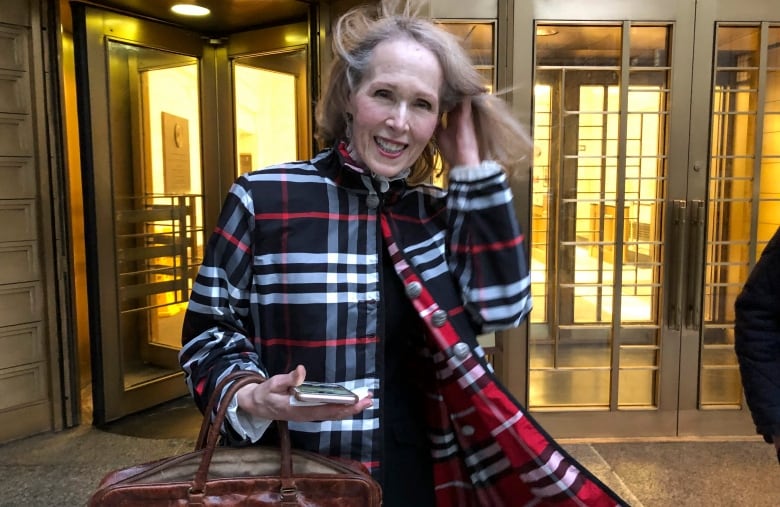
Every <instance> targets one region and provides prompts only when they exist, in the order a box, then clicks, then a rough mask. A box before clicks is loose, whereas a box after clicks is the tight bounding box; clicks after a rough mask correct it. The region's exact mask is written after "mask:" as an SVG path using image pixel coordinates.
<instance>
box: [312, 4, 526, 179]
mask: <svg viewBox="0 0 780 507" xmlns="http://www.w3.org/2000/svg"><path fill="white" fill-rule="evenodd" d="M420 8H421V4H420V3H419V2H417V1H415V0H381V1H380V2H379V4H378V5H377V6H367V5H364V6H360V7H356V8H353V9H352V10H350V11H348V12H347V13H346V14H344V15H343V16H341V17H340V18H339V19H338V21H337V22H336V25H335V27H334V29H333V52H334V55H333V61H332V63H331V68H330V76H329V80H328V83H327V84H326V86H325V89H324V91H323V94H322V97H321V99H320V102H319V104H318V106H317V132H316V137H317V140H318V142H319V143H320V144H321V145H322V146H334V145H335V144H336V143H338V142H339V141H340V140H342V139H344V138H345V135H346V130H347V120H346V117H345V111H346V110H347V105H348V102H349V97H350V93H352V92H354V91H355V90H356V89H357V88H358V86H359V85H360V84H361V82H362V80H363V79H364V78H365V77H366V74H367V72H369V70H370V68H371V63H372V58H373V55H374V50H375V48H376V46H377V45H379V43H381V42H385V41H388V40H394V39H401V38H408V39H411V40H413V41H415V42H416V43H418V44H420V45H421V46H423V47H425V48H426V49H428V50H429V51H431V52H432V53H433V54H434V55H435V56H436V58H437V59H438V61H439V63H440V65H441V68H442V74H443V80H442V81H443V82H442V89H441V90H440V93H439V109H440V111H441V112H442V113H446V112H447V111H450V110H451V109H452V108H453V107H455V106H456V105H457V104H458V103H459V102H461V101H462V100H463V99H464V98H465V97H471V100H472V114H473V117H474V125H475V129H476V133H477V139H478V141H479V148H480V157H481V158H482V159H483V160H487V159H490V160H496V161H497V162H499V163H500V164H501V165H502V166H504V167H505V168H509V167H512V166H514V165H516V164H517V163H518V162H520V161H522V160H524V159H526V158H527V156H528V154H529V153H530V149H531V142H530V138H529V136H528V134H527V131H526V129H525V128H524V127H523V126H522V125H521V124H520V122H519V121H517V119H516V118H515V117H514V116H513V115H512V113H511V110H510V109H509V106H508V104H507V103H506V102H505V101H504V100H503V99H501V98H499V97H496V96H494V95H490V94H488V93H486V89H485V86H484V81H483V78H482V76H481V75H480V74H479V73H478V72H477V71H476V70H475V69H474V67H473V65H472V63H471V61H470V59H469V57H468V54H467V53H466V51H465V50H464V49H463V47H462V46H461V44H460V42H459V41H458V40H457V39H456V38H455V37H454V36H452V35H451V34H450V33H448V32H447V31H445V30H443V29H442V28H440V27H438V26H436V25H435V24H434V23H432V22H431V21H430V20H428V19H424V18H422V17H420V16H419V15H418V14H419V12H420ZM438 155H439V153H438V148H437V147H436V142H435V139H431V141H429V142H428V145H427V146H426V147H425V149H424V150H423V153H422V155H421V156H420V158H419V160H418V161H417V162H416V163H415V164H414V166H413V167H412V172H411V174H410V176H409V181H410V182H411V183H416V182H420V181H424V180H426V179H427V178H429V177H430V176H431V174H432V173H433V171H434V170H435V169H436V167H437V159H438V158H439V156H438ZM445 169H446V168H445Z"/></svg>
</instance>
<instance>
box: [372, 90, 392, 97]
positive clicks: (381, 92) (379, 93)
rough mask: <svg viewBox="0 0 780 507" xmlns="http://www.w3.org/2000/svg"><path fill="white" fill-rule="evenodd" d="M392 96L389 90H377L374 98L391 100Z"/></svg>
mask: <svg viewBox="0 0 780 507" xmlns="http://www.w3.org/2000/svg"><path fill="white" fill-rule="evenodd" d="M391 96H392V95H391V94H390V91H389V90H377V91H375V92H374V97H379V98H382V99H389V98H390V97H391Z"/></svg>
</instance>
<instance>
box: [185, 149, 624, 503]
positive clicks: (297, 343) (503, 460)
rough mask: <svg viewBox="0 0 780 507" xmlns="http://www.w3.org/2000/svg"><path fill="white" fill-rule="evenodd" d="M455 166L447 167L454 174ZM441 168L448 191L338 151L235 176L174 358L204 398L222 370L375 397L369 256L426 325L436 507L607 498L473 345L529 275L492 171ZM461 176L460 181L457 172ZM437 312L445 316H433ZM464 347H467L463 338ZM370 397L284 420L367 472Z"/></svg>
mask: <svg viewBox="0 0 780 507" xmlns="http://www.w3.org/2000/svg"><path fill="white" fill-rule="evenodd" d="M459 174H460V177H459ZM480 174H481V175H482V176H481V177H480V178H478V179H476V180H474V181H469V179H470V178H469V177H468V173H462V172H461V173H458V172H455V173H453V176H452V178H451V180H450V183H449V187H448V191H447V192H446V193H445V192H443V191H442V190H440V189H437V188H435V187H431V186H417V187H408V186H406V184H405V183H404V182H403V181H393V182H390V184H389V188H387V189H386V191H384V192H383V191H382V190H385V189H383V188H381V185H380V184H379V182H377V181H375V180H374V179H373V178H371V177H370V175H368V174H365V173H364V172H362V171H361V170H360V169H359V168H357V167H354V166H352V165H351V164H348V163H346V161H345V159H344V156H343V153H342V152H340V151H338V150H332V151H331V150H328V151H325V152H322V153H320V154H319V155H317V157H315V158H314V159H313V160H311V161H308V162H296V163H290V164H282V165H278V166H274V167H270V168H267V169H263V170H261V171H257V172H253V173H250V174H247V175H244V176H242V177H240V178H239V179H238V180H237V181H236V183H235V184H234V185H233V187H232V188H231V190H230V192H229V194H228V196H227V199H226V201H225V204H224V206H223V210H222V213H221V215H220V218H219V222H218V226H217V229H216V230H215V231H214V234H213V235H212V237H211V239H210V241H209V245H208V248H207V251H206V256H205V259H204V262H203V265H202V267H201V269H200V271H199V273H198V276H197V279H196V281H195V284H194V287H193V290H192V294H191V299H190V303H189V306H188V309H187V314H186V317H185V323H184V330H183V338H182V340H183V345H184V346H183V348H182V351H181V354H180V360H181V363H182V367H183V369H184V371H185V374H186V380H187V383H188V386H189V388H190V390H191V392H192V394H193V396H194V398H195V400H196V403H197V404H198V405H199V406H200V407H201V408H203V407H204V406H205V402H206V400H208V397H209V396H210V394H211V392H212V390H213V388H214V386H215V385H216V383H217V382H218V379H219V378H221V377H222V376H224V375H225V374H226V373H227V372H229V371H232V370H233V369H237V368H241V369H252V370H257V371H261V372H263V373H265V374H267V375H274V374H277V373H282V372H288V371H290V369H292V368H293V367H294V366H295V365H297V364H304V365H305V366H306V368H307V377H308V378H311V379H316V380H321V381H326V382H339V383H341V384H343V385H345V386H347V387H349V388H357V387H363V386H365V387H369V388H371V389H373V390H374V392H375V393H380V392H381V391H380V383H381V379H382V364H381V357H382V356H381V354H382V352H381V347H382V329H380V324H379V323H380V322H382V320H381V319H380V312H381V308H382V305H381V280H380V272H381V256H382V255H385V254H386V252H385V251H384V247H383V238H384V243H386V244H387V245H389V253H390V255H391V256H392V260H393V263H394V265H395V267H396V271H397V272H398V274H399V276H400V277H401V279H402V281H403V282H404V283H405V284H406V286H407V287H409V285H410V284H411V283H412V282H417V283H419V288H420V289H421V290H418V291H409V292H410V294H411V299H412V302H413V305H414V307H415V309H416V310H417V312H418V314H419V315H420V317H421V319H422V320H423V321H424V323H425V324H426V329H427V331H428V336H429V340H428V349H429V350H428V354H427V356H428V357H427V361H428V364H429V365H433V366H434V369H433V370H432V371H430V372H428V373H435V378H434V377H433V376H431V379H432V380H431V382H430V389H429V396H428V398H429V399H430V400H431V401H430V411H429V413H430V417H429V421H428V422H429V426H430V432H431V437H432V441H433V442H434V458H435V479H436V484H437V498H438V502H439V505H442V506H445V505H446V506H448V507H449V506H455V505H457V506H461V505H462V506H469V505H485V506H487V505H490V506H498V505H525V504H528V505H540V504H545V503H556V504H560V505H617V504H619V503H620V500H619V499H618V498H617V497H616V496H615V495H614V494H613V493H612V492H610V491H609V490H608V489H607V488H605V487H604V486H603V485H602V484H601V483H600V482H598V481H597V480H596V479H595V478H593V477H592V476H591V475H590V474H588V473H587V472H586V471H584V470H582V469H581V467H580V466H579V464H578V463H576V461H574V460H573V459H571V458H570V457H569V456H568V455H566V454H565V453H564V452H563V450H562V449H560V447H559V446H557V444H555V442H554V441H552V439H550V438H549V437H548V436H547V435H546V434H544V433H543V431H542V430H541V429H540V428H539V427H538V425H536V424H535V423H534V422H533V421H532V420H531V419H530V417H529V416H528V415H527V414H526V413H525V412H524V411H523V409H522V408H521V406H520V404H519V403H518V402H517V401H515V400H514V399H513V398H512V397H511V395H510V394H509V393H507V392H506V391H505V390H504V389H503V388H502V387H501V386H500V385H499V384H498V382H497V381H496V379H495V378H494V376H493V375H492V372H491V370H490V368H489V366H488V365H487V364H486V363H485V361H484V352H483V351H482V350H481V348H480V347H479V345H478V344H477V341H476V335H477V334H479V333H483V332H488V331H494V330H499V329H506V328H510V327H513V326H516V325H518V324H519V323H520V322H521V321H522V319H524V318H525V316H526V315H527V314H528V312H529V311H530V308H531V300H530V293H529V288H530V277H529V272H528V267H527V264H526V257H525V252H524V249H523V238H522V235H521V234H520V231H519V228H518V225H517V222H516V219H515V215H514V211H513V207H512V197H511V193H510V191H509V188H508V185H507V182H506V177H505V175H504V173H503V172H502V171H501V170H500V168H499V167H498V166H496V165H495V164H490V163H488V164H487V165H485V164H483V167H482V172H481V173H480ZM464 176H465V177H464ZM443 317H446V318H443ZM464 347H465V349H464ZM381 407H382V400H381V399H380V398H379V397H375V403H374V407H373V408H371V409H368V410H366V411H364V412H363V413H361V414H360V415H358V416H357V417H355V418H354V419H352V420H347V421H324V422H308V423H292V422H291V423H290V425H289V426H290V430H291V434H292V438H293V445H294V446H297V447H300V448H305V449H310V450H315V451H318V452H322V453H324V454H329V455H341V456H344V457H348V458H351V459H356V460H360V461H362V462H363V463H365V464H366V465H367V466H369V467H370V468H371V469H372V471H373V472H375V473H377V472H378V470H379V468H380V461H381V449H380V445H379V443H380V442H381V438H380V437H379V423H380V415H381Z"/></svg>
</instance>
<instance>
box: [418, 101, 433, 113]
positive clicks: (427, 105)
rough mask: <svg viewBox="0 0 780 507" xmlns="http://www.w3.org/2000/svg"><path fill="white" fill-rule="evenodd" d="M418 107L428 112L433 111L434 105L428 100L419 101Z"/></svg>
mask: <svg viewBox="0 0 780 507" xmlns="http://www.w3.org/2000/svg"><path fill="white" fill-rule="evenodd" d="M417 107H419V108H420V109H425V110H426V111H430V110H431V109H433V104H431V103H430V102H428V101H427V100H418V101H417Z"/></svg>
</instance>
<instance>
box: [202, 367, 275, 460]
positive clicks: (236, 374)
mask: <svg viewBox="0 0 780 507" xmlns="http://www.w3.org/2000/svg"><path fill="white" fill-rule="evenodd" d="M247 375H253V376H257V377H259V378H260V379H262V380H258V381H257V383H258V384H259V383H260V382H262V381H263V380H265V378H264V377H263V376H262V375H260V374H259V373H257V372H254V371H251V370H235V371H233V372H231V373H229V374H227V375H225V376H224V377H222V379H220V381H219V382H217V385H216V387H214V390H213V391H212V393H211V397H210V398H209V402H208V404H207V405H206V409H205V410H204V411H203V421H202V422H201V423H200V432H199V433H198V439H197V440H196V441H195V450H196V451H199V450H201V449H203V448H204V447H205V446H206V438H207V437H208V434H209V428H211V417H212V415H213V412H214V408H215V407H216V406H217V403H219V400H220V395H221V394H222V390H223V389H224V388H225V386H226V385H227V384H228V383H230V382H233V381H236V380H238V379H240V378H241V377H244V376H247ZM225 400H226V401H228V402H230V400H231V398H228V397H227V396H225ZM220 427H221V424H220Z"/></svg>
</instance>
